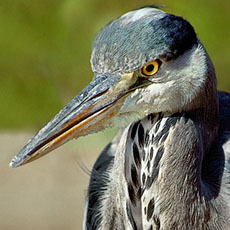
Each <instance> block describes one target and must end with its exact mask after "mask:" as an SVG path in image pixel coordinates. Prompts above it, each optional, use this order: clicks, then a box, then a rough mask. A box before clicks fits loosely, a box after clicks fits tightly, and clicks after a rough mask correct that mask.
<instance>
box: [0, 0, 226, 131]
mask: <svg viewBox="0 0 230 230" xmlns="http://www.w3.org/2000/svg"><path fill="white" fill-rule="evenodd" d="M154 3H157V4H160V5H162V4H163V5H165V6H167V7H166V8H165V9H164V10H166V11H167V12H170V13H174V14H176V15H181V16H183V17H185V18H186V19H188V20H189V21H190V22H191V23H192V25H193V26H194V27H195V29H196V32H197V34H198V36H199V38H200V39H201V40H202V42H203V43H204V45H205V47H206V49H207V50H208V52H209V54H210V56H211V58H212V60H213V62H214V64H215V67H216V72H217V76H218V86H219V89H222V90H227V91H229V90H230V80H229V78H228V72H229V69H230V62H229V57H228V54H229V53H230V52H229V51H230V46H229V44H228V43H229V41H230V37H229V36H230V28H229V19H230V16H229V12H230V2H229V1H228V0H222V1H219V0H203V1H200V0H199V1H198V0H193V1H188V0H174V1H173V0H170V1H169V0H164V1H161V0H158V1H146V0H145V1H144V0H142V1H141V0H126V1H124V0H116V1H115V0H114V1H107V0H85V1H82V0H48V1H47V0H7V1H0V50H1V52H0V102H1V113H0V128H1V129H9V128H11V129H18V128H31V127H32V128H38V127H41V126H42V125H43V124H44V121H48V120H49V119H50V118H51V117H52V116H53V115H55V114H56V113H57V112H58V111H59V110H60V109H61V107H62V106H63V105H64V104H66V103H67V102H68V101H69V100H70V99H71V98H73V97H74V96H75V95H76V94H77V93H78V92H79V91H80V90H81V89H82V88H83V87H84V86H85V85H86V84H87V83H88V82H89V81H90V79H91V78H92V76H93V74H92V72H91V69H90V63H89V60H90V53H91V43H92V41H93V38H94V36H95V35H96V33H97V32H98V31H99V30H100V28H102V27H103V26H104V25H105V24H107V23H108V22H109V21H111V20H112V19H114V18H116V17H118V16H120V15H121V14H123V13H125V12H127V11H129V10H131V9H134V8H138V7H140V6H143V5H148V4H154Z"/></svg>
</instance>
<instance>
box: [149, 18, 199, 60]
mask: <svg viewBox="0 0 230 230" xmlns="http://www.w3.org/2000/svg"><path fill="white" fill-rule="evenodd" d="M152 26H153V27H154V29H155V35H154V36H155V37H156V38H157V39H156V42H157V41H158V42H159V43H161V46H164V47H162V48H163V50H164V53H162V55H160V58H164V59H166V60H171V59H175V58H177V57H179V56H180V55H182V54H183V53H184V52H185V51H187V50H189V49H191V48H192V47H193V46H194V45H195V44H197V36H196V33H195V31H194V29H193V27H192V26H191V24H190V23H189V22H188V21H186V20H185V19H183V18H182V17H178V16H175V15H172V14H166V16H165V17H163V18H161V19H160V20H159V21H157V23H156V22H154V23H153V24H152Z"/></svg>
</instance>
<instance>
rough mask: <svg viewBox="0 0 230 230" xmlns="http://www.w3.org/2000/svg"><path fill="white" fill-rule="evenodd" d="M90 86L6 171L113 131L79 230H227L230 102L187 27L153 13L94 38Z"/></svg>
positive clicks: (138, 13) (129, 18)
mask: <svg viewBox="0 0 230 230" xmlns="http://www.w3.org/2000/svg"><path fill="white" fill-rule="evenodd" d="M91 66H92V70H93V72H94V78H93V80H92V82H91V83H90V84H89V85H88V86H87V87H86V88H85V89H84V90H83V91H82V92H81V93H80V94H79V95H78V96H76V97H75V98H74V99H73V100H72V101H71V102H70V103H69V104H68V105H66V107H65V108H64V109H62V110H61V111H60V112H59V113H58V114H57V115H56V116H55V117H54V118H53V119H52V120H51V121H50V122H49V123H48V124H47V125H45V126H44V127H43V128H42V129H41V130H40V131H39V132H38V133H37V134H36V135H35V136H34V137H32V138H31V139H30V140H29V142H28V143H27V144H26V145H25V146H24V148H23V149H22V150H21V151H20V152H19V154H18V155H17V156H15V157H14V158H13V160H12V162H11V163H10V166H11V167H17V166H20V165H23V164H25V163H27V162H30V161H33V160H35V159H37V158H39V157H41V156H43V155H45V154H47V153H48V152H50V151H52V150H54V149H55V148H57V147H58V146H60V145H62V144H64V143H66V142H67V141H69V140H71V139H73V138H76V137H79V136H82V135H87V134H89V133H92V132H97V131H100V130H103V129H105V128H107V127H112V126H117V127H120V128H121V129H120V131H119V132H118V134H117V135H116V136H115V138H114V139H113V140H112V141H111V143H109V144H108V145H107V146H106V147H105V149H104V150H103V152H102V153H101V154H100V156H99V157H98V159H97V161H96V163H95V165H94V167H93V170H92V174H91V178H90V183H89V187H88V194H87V197H86V209H85V220H84V229H101V230H102V229H134V230H137V229H146V230H151V229H152V230H153V229H162V230H163V229H179V230H183V229H184V230H188V229H197V230H198V229H204V230H205V229H210V230H215V229H224V230H225V229H230V94H228V93H224V92H218V91H217V89H216V76H215V70H214V67H213V64H212V62H211V60H210V58H209V56H208V54H207V52H206V50H205V48H204V46H203V44H202V43H201V41H200V40H199V39H198V38H197V35H196V33H195V31H194V29H193V27H192V26H191V25H190V23H189V22H188V21H186V20H185V19H183V18H182V17H178V16H175V15H172V14H168V13H165V12H163V11H162V10H159V9H156V8H153V7H144V8H142V9H138V10H134V11H131V12H128V13H126V14H124V15H123V16H121V17H119V18H118V19H116V20H114V21H112V22H110V23H109V24H108V25H106V26H105V27H104V28H103V29H102V30H101V31H100V33H99V34H98V35H97V36H96V38H95V40H94V43H93V48H92V56H91Z"/></svg>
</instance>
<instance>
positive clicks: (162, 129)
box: [125, 88, 220, 229]
mask: <svg viewBox="0 0 230 230" xmlns="http://www.w3.org/2000/svg"><path fill="white" fill-rule="evenodd" d="M207 91H208V89H207V88H204V89H203V91H201V92H200V94H199V95H197V98H195V99H194V102H195V101H196V105H195V106H193V107H192V106H191V107H190V108H195V109H188V110H187V111H186V112H182V113H175V114H157V115H155V116H154V115H149V116H148V117H147V118H145V119H143V120H142V121H141V122H138V123H136V124H134V125H132V126H131V131H130V132H131V133H130V137H131V138H133V142H134V143H135V144H134V143H133V146H135V145H136V147H135V148H136V149H137V150H135V148H134V147H132V149H133V158H130V155H128V154H126V159H125V165H128V167H126V171H125V174H126V175H125V176H126V181H127V182H128V185H129V187H130V185H131V184H134V186H132V187H131V189H130V188H128V191H129V193H130V194H131V196H130V197H129V198H130V200H131V209H130V210H131V211H132V213H133V216H134V219H135V218H138V216H141V215H142V216H143V215H146V217H147V218H146V219H145V218H142V223H141V225H142V226H143V228H144V229H149V228H150V226H151V225H149V222H148V220H149V219H150V218H153V219H154V222H155V224H156V226H158V225H159V223H160V222H163V223H164V225H165V226H167V227H168V228H170V226H171V227H172V228H170V229H173V226H174V225H175V224H176V225H175V226H177V228H178V229H184V227H185V226H182V225H181V226H180V223H181V224H184V223H187V224H188V226H186V227H187V229H192V228H193V227H194V226H197V229H199V228H200V227H202V226H201V225H200V224H201V223H204V222H205V221H204V218H208V216H209V215H210V207H211V205H210V200H212V199H213V198H214V197H216V192H219V189H218V188H217V187H218V186H219V184H218V183H216V182H217V181H220V180H219V178H216V181H209V180H208V179H207V178H208V177H207V176H206V175H207V172H210V171H212V170H213V169H211V168H210V167H213V166H212V162H209V161H208V160H206V159H210V158H212V155H213V154H214V153H213V152H211V151H210V148H211V146H212V144H213V142H214V139H215V137H216V135H217V130H218V103H217V95H216V91H215V90H213V91H211V90H210V92H208V93H207ZM205 95H206V97H204V96H205ZM207 95H208V96H207ZM198 105H199V107H198ZM137 124H138V125H137ZM136 130H138V132H137V133H138V135H136V136H133V135H132V132H133V133H135V131H136ZM143 130H145V131H144V133H143ZM143 134H144V136H145V138H144V139H143V138H142V136H143ZM127 152H128V151H127ZM129 152H130V151H129ZM138 152H139V155H140V159H141V160H140V162H139V158H138ZM214 158H215V157H214ZM214 167H215V165H214ZM137 178H138V179H137ZM213 182H214V183H213ZM140 191H141V193H142V195H141V199H140V203H139V204H138V202H136V201H135V202H133V200H132V199H134V198H133V196H134V195H133V194H136V195H137V196H138V193H139V192H140ZM149 206H154V208H153V207H151V208H153V209H154V211H153V210H151V209H150V208H149V212H148V207H149ZM137 207H139V208H138V210H139V211H137ZM150 210H151V211H150ZM178 211H179V212H181V213H180V215H175V213H176V212H178ZM189 212H192V213H193V215H191V213H189ZM175 216H176V217H177V218H178V217H180V219H176V217H175ZM188 218H190V219H191V220H190V221H185V220H186V219H188ZM181 220H184V221H181ZM173 224H174V225H173ZM190 224H191V226H190Z"/></svg>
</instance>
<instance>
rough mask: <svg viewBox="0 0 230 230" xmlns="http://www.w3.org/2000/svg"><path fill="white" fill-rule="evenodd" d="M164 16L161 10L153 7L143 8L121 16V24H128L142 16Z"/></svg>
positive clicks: (157, 17)
mask: <svg viewBox="0 0 230 230" xmlns="http://www.w3.org/2000/svg"><path fill="white" fill-rule="evenodd" d="M164 16H165V12H163V11H162V10H158V9H155V8H143V9H140V10H134V11H130V12H128V13H126V14H124V15H123V16H121V22H122V24H128V23H132V22H135V21H138V20H140V19H143V18H148V17H151V18H154V19H161V18H163V17H164Z"/></svg>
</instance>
